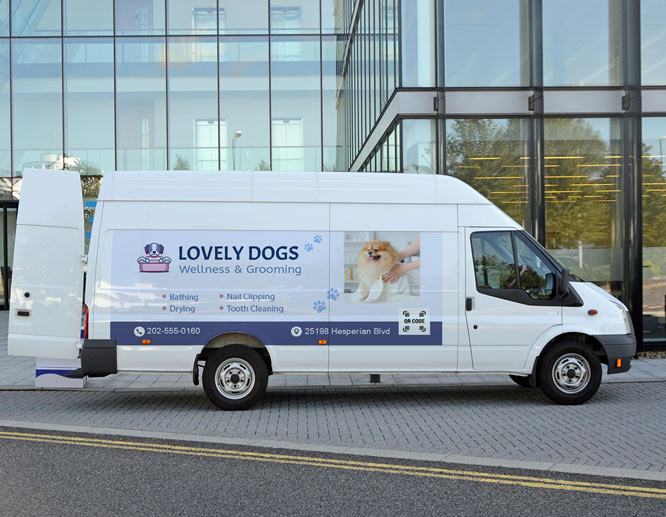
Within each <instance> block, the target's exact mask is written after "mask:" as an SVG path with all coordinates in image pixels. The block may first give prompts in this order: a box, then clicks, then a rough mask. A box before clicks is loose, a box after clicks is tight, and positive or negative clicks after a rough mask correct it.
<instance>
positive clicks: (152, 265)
mask: <svg viewBox="0 0 666 517" xmlns="http://www.w3.org/2000/svg"><path fill="white" fill-rule="evenodd" d="M143 250H144V255H142V256H140V257H139V258H138V259H136V261H137V262H138V263H139V271H141V272H142V273H168V272H169V264H170V263H171V259H170V258H169V257H167V256H166V255H164V246H162V245H161V244H158V243H156V242H151V243H150V244H146V245H145V246H144V247H143Z"/></svg>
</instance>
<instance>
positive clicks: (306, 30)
mask: <svg viewBox="0 0 666 517" xmlns="http://www.w3.org/2000/svg"><path fill="white" fill-rule="evenodd" d="M271 32H272V33H273V34H313V33H315V34H316V33H319V2H318V1H312V0H271Z"/></svg>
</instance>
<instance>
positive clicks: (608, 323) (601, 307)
mask: <svg viewBox="0 0 666 517" xmlns="http://www.w3.org/2000/svg"><path fill="white" fill-rule="evenodd" d="M571 286H572V287H573V288H574V289H575V290H576V292H577V293H578V295H579V296H580V297H581V299H582V300H583V306H582V307H564V319H563V324H564V328H563V329H562V330H563V332H581V333H583V334H588V335H593V334H602V335H603V334H626V333H628V332H629V329H627V328H626V326H625V324H624V319H623V318H622V312H623V311H626V310H627V309H626V307H625V306H624V304H622V303H621V302H620V301H619V300H617V299H616V298H613V297H612V296H611V295H610V294H608V293H606V292H605V291H604V290H602V289H601V288H600V287H598V286H596V285H594V284H593V283H591V282H574V281H572V282H571ZM591 309H593V310H596V311H598V312H597V314H595V315H593V316H592V315H590V314H588V312H587V311H589V310H591ZM574 329H577V330H574Z"/></svg>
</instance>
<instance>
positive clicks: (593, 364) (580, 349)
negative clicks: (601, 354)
mask: <svg viewBox="0 0 666 517" xmlns="http://www.w3.org/2000/svg"><path fill="white" fill-rule="evenodd" d="M539 380H540V384H541V389H542V390H543V392H544V393H545V394H546V396H547V397H548V398H549V399H551V400H552V401H554V402H557V403H558V404H582V403H583V402H587V401H588V400H590V398H592V396H593V395H594V394H595V393H596V392H597V390H598V389H599V385H600V384H601V362H600V361H599V358H598V357H597V355H596V354H595V353H594V352H593V351H592V350H591V349H590V348H589V347H587V346H585V345H583V344H581V343H578V342H576V341H563V342H561V343H557V344H556V345H553V346H552V347H551V348H549V349H548V350H546V353H545V355H544V356H543V357H542V359H541V360H540V361H539Z"/></svg>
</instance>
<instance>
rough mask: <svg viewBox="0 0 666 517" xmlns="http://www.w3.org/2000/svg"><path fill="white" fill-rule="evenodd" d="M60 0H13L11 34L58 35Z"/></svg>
mask: <svg viewBox="0 0 666 517" xmlns="http://www.w3.org/2000/svg"><path fill="white" fill-rule="evenodd" d="M59 35H60V0H13V1H12V36H59Z"/></svg>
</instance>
